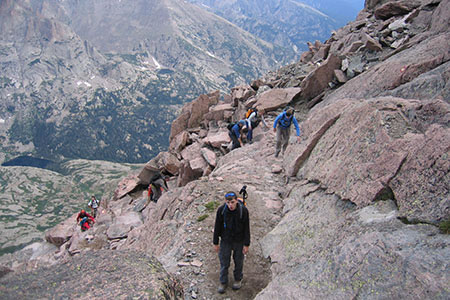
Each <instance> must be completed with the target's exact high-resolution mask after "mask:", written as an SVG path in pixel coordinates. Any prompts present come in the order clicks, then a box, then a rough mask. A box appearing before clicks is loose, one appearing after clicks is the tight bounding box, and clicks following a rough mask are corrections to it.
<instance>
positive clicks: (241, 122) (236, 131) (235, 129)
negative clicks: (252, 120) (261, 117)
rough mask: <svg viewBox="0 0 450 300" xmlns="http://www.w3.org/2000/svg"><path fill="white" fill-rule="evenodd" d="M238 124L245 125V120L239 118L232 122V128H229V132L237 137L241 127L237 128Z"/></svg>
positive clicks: (239, 134)
mask: <svg viewBox="0 0 450 300" xmlns="http://www.w3.org/2000/svg"><path fill="white" fill-rule="evenodd" d="M239 124H243V125H245V121H243V120H240V121H239V122H237V123H236V124H234V126H233V128H231V132H232V133H233V134H234V135H235V136H236V138H239V137H240V136H241V133H240V130H241V128H239Z"/></svg>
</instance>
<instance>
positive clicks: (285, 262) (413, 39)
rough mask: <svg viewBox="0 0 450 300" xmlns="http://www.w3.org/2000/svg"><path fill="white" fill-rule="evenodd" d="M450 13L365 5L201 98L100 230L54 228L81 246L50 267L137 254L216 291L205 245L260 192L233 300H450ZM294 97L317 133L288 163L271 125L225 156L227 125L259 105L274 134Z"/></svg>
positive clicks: (296, 145) (188, 293) (307, 127)
mask: <svg viewBox="0 0 450 300" xmlns="http://www.w3.org/2000/svg"><path fill="white" fill-rule="evenodd" d="M449 6H450V1H448V0H442V1H439V0H427V1H425V0H423V1H413V2H409V1H389V0H387V1H384V0H378V1H377V0H374V1H366V8H365V10H363V11H362V12H361V13H360V15H359V16H358V19H357V20H356V21H355V22H351V23H349V24H348V25H347V26H345V27H344V28H342V29H341V30H339V31H337V32H335V33H334V34H333V35H332V36H331V38H330V39H329V40H328V41H326V42H325V43H320V42H316V43H314V44H312V43H311V44H310V50H309V52H308V53H306V54H305V55H303V56H302V60H301V61H300V62H298V63H296V64H293V65H290V66H286V67H284V68H282V69H280V70H278V71H277V72H273V73H270V74H268V75H267V76H265V77H263V78H260V79H258V80H256V81H255V82H254V83H252V84H251V85H249V86H240V87H237V88H236V89H233V91H232V92H231V93H230V94H229V95H225V96H224V97H223V101H222V100H221V99H220V96H219V95H218V93H212V94H209V95H202V96H200V97H199V98H198V99H197V100H195V101H194V102H193V103H191V104H188V105H186V106H185V107H184V109H183V111H182V112H181V114H180V116H179V118H178V119H177V120H176V121H174V123H173V125H172V134H171V146H170V148H169V151H168V152H165V153H162V154H160V155H159V156H158V157H156V158H154V159H152V160H151V161H150V162H149V163H148V164H147V165H146V166H145V168H144V169H143V170H142V172H141V173H140V174H139V175H138V176H131V175H130V176H129V177H128V178H124V179H123V182H122V183H120V184H119V186H118V187H117V190H116V193H115V195H116V196H115V197H113V198H112V199H110V200H109V201H108V205H107V209H106V210H105V211H104V212H102V214H101V215H100V217H99V222H98V224H96V225H95V226H94V228H93V229H91V230H88V231H87V232H85V233H82V234H81V233H77V234H73V235H72V237H70V239H69V240H67V238H63V239H61V238H58V236H60V234H59V235H56V234H55V236H54V237H53V238H52V237H51V234H50V233H49V234H48V238H47V240H49V241H54V242H55V243H57V244H58V245H59V244H60V243H61V242H64V241H65V240H66V242H65V243H64V244H62V245H61V246H60V248H59V251H57V252H56V253H53V254H52V255H48V253H47V260H46V262H47V263H48V262H49V261H52V259H53V261H52V263H58V262H59V261H61V260H64V259H68V258H71V256H72V255H75V257H76V255H79V254H77V253H81V254H83V255H84V252H87V251H92V249H117V250H120V251H129V250H130V249H132V250H134V251H139V253H146V254H148V255H154V256H155V257H157V258H158V259H159V260H160V261H161V262H162V264H163V265H164V267H165V268H166V269H167V270H168V271H169V272H173V273H177V274H179V275H180V278H182V279H181V283H182V284H183V286H184V287H185V297H192V298H194V299H195V298H197V297H204V298H214V297H215V293H216V292H215V285H216V283H217V278H218V271H217V257H216V253H214V252H212V251H209V250H205V249H208V248H209V249H211V228H212V226H213V223H214V217H215V209H216V208H217V207H218V205H220V203H221V201H222V198H223V195H224V193H226V192H227V191H229V190H234V191H236V192H237V191H238V190H239V189H240V188H241V187H242V185H247V187H248V191H249V198H248V200H247V202H248V208H249V211H250V215H251V228H252V244H251V247H250V249H251V252H250V254H249V255H248V257H247V261H246V266H245V270H244V273H245V274H244V286H243V288H242V290H240V291H239V292H235V293H233V294H229V295H228V294H227V295H226V296H231V295H233V298H235V297H236V299H251V298H256V299H400V298H411V299H448V298H449V297H450V292H449V290H448V278H449V276H450V273H449V261H450V252H449V251H448V249H449V246H450V237H449V235H448V224H449V216H450V197H449V190H448V187H449V186H450V177H449V174H450V172H449V171H450V163H449V157H448V153H449V150H450V128H449V124H450V122H449V115H450V103H449V97H448V96H449V94H448V93H449V92H448V90H449V89H448V79H449V76H448V74H449V62H448V60H449V43H448V37H449V36H448V35H449V32H448V27H447V28H446V29H444V27H442V26H440V25H439V24H438V23H439V22H446V21H445V18H443V14H445V13H446V12H448V9H449ZM437 20H439V22H438V21H437ZM288 104H289V105H291V106H293V107H294V108H295V109H296V115H297V117H298V119H300V121H301V123H300V127H301V131H302V140H301V142H298V141H297V140H295V141H294V138H293V137H292V141H291V143H290V145H289V146H288V149H287V151H286V153H285V155H284V157H282V158H275V157H274V156H273V154H274V151H275V149H274V147H275V135H274V133H273V132H272V130H268V129H267V128H265V126H263V125H259V126H258V127H256V128H255V130H254V140H253V143H251V144H250V143H248V144H246V145H245V146H244V147H242V148H238V149H235V150H233V151H231V152H228V151H227V150H226V144H227V143H228V142H229V138H228V136H227V134H228V133H227V129H226V125H227V123H228V122H231V121H236V120H239V119H242V118H243V114H244V112H245V110H246V109H247V108H248V107H250V106H257V107H259V108H261V109H262V110H263V111H264V112H265V115H264V117H265V119H266V122H267V123H269V124H270V125H271V124H273V123H272V122H273V120H274V118H275V116H276V115H277V113H279V112H280V111H281V110H282V108H283V107H284V106H286V105H288ZM270 129H271V128H270ZM158 170H159V171H162V172H164V173H166V174H168V175H170V176H171V177H172V178H171V180H170V181H169V186H170V188H169V191H168V192H166V193H164V194H163V195H162V196H161V198H160V199H159V200H158V202H157V203H153V202H151V203H147V201H146V194H145V188H146V186H145V183H146V182H148V181H146V180H148V178H149V176H150V175H151V173H152V172H156V171H158ZM147 185H148V183H147ZM100 218H102V219H101V220H102V221H101V222H100ZM63 236H64V235H63ZM211 250H212V249H211ZM88 253H89V252H88ZM93 253H95V252H93ZM113 253H114V251H113ZM72 259H74V258H72ZM27 263H28V264H29V260H28V262H22V266H23V269H26V267H27V266H26V264H27ZM36 264H37V263H36ZM17 265H18V263H16V264H15V265H14V266H13V264H7V265H5V267H6V268H9V269H11V270H15V268H16V269H17ZM269 268H270V269H269ZM9 269H8V270H9ZM5 270H6V269H5ZM10 276H12V275H11V272H10V273H8V274H6V275H4V278H5V279H1V281H0V282H2V283H3V282H6V281H7V280H10V279H9V278H11V277H10ZM187 287H189V288H187ZM227 293H228V292H227Z"/></svg>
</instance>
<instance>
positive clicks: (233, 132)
mask: <svg viewBox="0 0 450 300" xmlns="http://www.w3.org/2000/svg"><path fill="white" fill-rule="evenodd" d="M245 124H246V122H245V121H244V120H240V121H239V122H237V123H235V124H230V126H229V127H228V130H229V131H228V136H229V137H230V138H231V141H232V142H233V144H232V146H231V150H234V149H236V148H239V147H243V146H244V144H243V143H242V137H241V135H242V128H243V127H244V126H245ZM231 125H232V126H231Z"/></svg>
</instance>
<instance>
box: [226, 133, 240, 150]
mask: <svg viewBox="0 0 450 300" xmlns="http://www.w3.org/2000/svg"><path fill="white" fill-rule="evenodd" d="M228 135H229V136H230V138H231V140H232V141H233V146H231V150H234V149H236V148H239V147H241V143H239V140H238V138H237V137H236V136H235V135H234V133H232V132H231V131H229V132H228Z"/></svg>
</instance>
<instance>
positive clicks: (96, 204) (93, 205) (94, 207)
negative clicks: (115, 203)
mask: <svg viewBox="0 0 450 300" xmlns="http://www.w3.org/2000/svg"><path fill="white" fill-rule="evenodd" d="M99 205H100V201H98V200H97V198H95V196H92V197H91V200H89V203H88V206H89V207H90V208H91V214H93V215H94V218H96V217H97V209H98V207H99Z"/></svg>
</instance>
